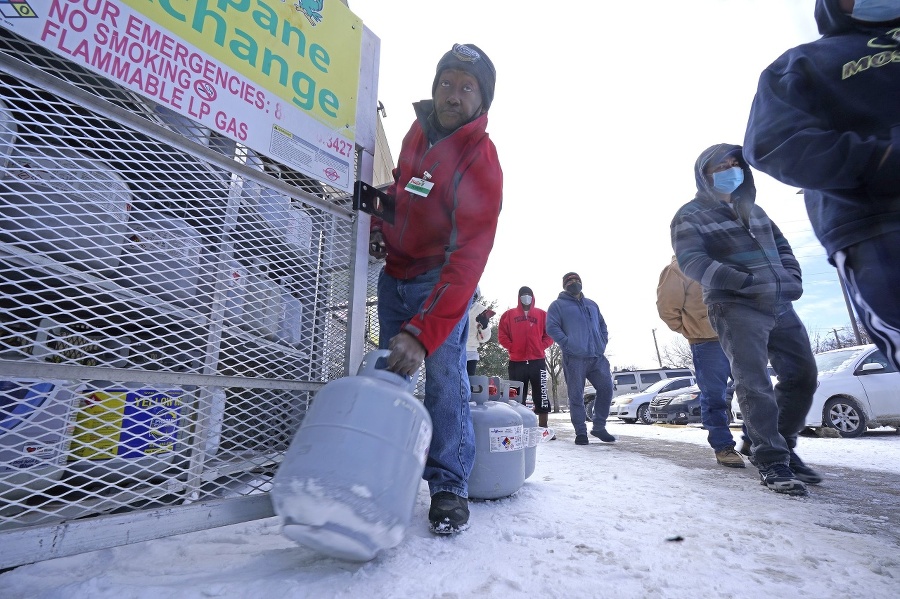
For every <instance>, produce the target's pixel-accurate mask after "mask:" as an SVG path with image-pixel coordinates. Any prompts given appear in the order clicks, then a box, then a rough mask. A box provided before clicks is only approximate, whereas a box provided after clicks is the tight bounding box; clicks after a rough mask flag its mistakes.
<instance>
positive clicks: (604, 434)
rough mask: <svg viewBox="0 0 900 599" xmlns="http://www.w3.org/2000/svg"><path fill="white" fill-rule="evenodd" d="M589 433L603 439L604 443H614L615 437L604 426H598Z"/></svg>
mask: <svg viewBox="0 0 900 599" xmlns="http://www.w3.org/2000/svg"><path fill="white" fill-rule="evenodd" d="M591 434H592V435H594V436H595V437H597V438H598V439H600V440H601V441H603V442H604V443H615V442H616V438H615V437H613V436H612V435H610V434H609V433H608V432H606V429H605V428H598V429H597V430H595V431H591Z"/></svg>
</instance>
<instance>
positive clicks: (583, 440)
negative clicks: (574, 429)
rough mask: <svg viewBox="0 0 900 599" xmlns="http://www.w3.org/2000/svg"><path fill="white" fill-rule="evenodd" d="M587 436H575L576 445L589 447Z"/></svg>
mask: <svg viewBox="0 0 900 599" xmlns="http://www.w3.org/2000/svg"><path fill="white" fill-rule="evenodd" d="M587 444H588V438H587V435H575V445H587Z"/></svg>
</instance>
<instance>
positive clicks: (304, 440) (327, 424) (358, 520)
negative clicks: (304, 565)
mask: <svg viewBox="0 0 900 599" xmlns="http://www.w3.org/2000/svg"><path fill="white" fill-rule="evenodd" d="M388 355H390V351H388V350H375V351H372V352H369V353H368V354H366V356H365V358H364V359H363V363H362V364H361V365H360V368H359V372H358V374H357V375H356V376H347V377H344V378H340V379H337V380H334V381H331V382H330V383H328V384H327V385H325V386H324V387H322V389H321V390H320V391H319V392H318V393H317V394H316V396H315V398H314V399H313V401H312V405H311V406H310V408H309V410H308V411H307V413H306V417H305V418H304V419H303V423H302V424H301V425H300V428H299V429H298V430H297V434H296V435H295V436H294V439H293V441H292V442H291V445H290V447H289V448H288V451H287V453H286V454H285V456H284V461H282V463H281V465H280V466H279V468H278V471H277V472H276V473H275V477H274V479H273V481H272V491H271V493H270V495H271V497H272V504H273V507H274V508H275V513H276V514H277V515H278V516H280V517H281V520H282V532H283V533H284V535H285V536H287V537H288V538H290V539H292V540H294V541H296V542H297V543H299V544H301V545H304V546H307V547H309V548H311V549H315V550H317V551H319V552H320V553H323V554H325V555H329V556H332V557H336V558H339V559H345V560H350V561H368V560H371V559H373V558H374V557H375V555H376V554H377V553H378V552H379V551H381V550H383V549H389V548H391V547H394V546H395V545H397V544H398V543H400V541H401V540H403V535H404V533H405V531H406V528H407V526H408V525H409V521H410V518H411V516H412V510H413V506H414V505H415V501H416V495H417V494H418V490H419V486H420V483H421V479H422V473H423V472H424V470H425V458H426V455H427V452H428V447H429V445H430V444H431V417H430V416H429V415H428V411H427V410H426V409H425V406H424V405H423V404H422V402H421V401H419V400H418V399H416V398H415V397H414V396H413V394H412V392H413V390H414V389H415V384H416V380H417V378H418V377H416V376H414V377H413V378H412V380H411V381H408V380H406V378H405V377H402V376H400V375H397V374H395V373H393V372H389V371H387V370H379V369H376V368H375V364H376V362H377V361H378V358H380V357H387V356H388Z"/></svg>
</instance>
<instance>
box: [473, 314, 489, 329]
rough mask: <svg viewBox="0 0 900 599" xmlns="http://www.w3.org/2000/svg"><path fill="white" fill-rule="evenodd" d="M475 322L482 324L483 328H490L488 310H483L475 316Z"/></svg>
mask: <svg viewBox="0 0 900 599" xmlns="http://www.w3.org/2000/svg"><path fill="white" fill-rule="evenodd" d="M475 322H477V323H478V324H480V325H481V328H482V329H486V328H488V316H487V313H486V312H482V313H481V314H479V315H478V316H476V317H475Z"/></svg>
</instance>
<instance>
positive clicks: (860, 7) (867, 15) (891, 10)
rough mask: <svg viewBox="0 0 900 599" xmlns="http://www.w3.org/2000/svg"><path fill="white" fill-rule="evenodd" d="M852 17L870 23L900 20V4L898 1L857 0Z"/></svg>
mask: <svg viewBox="0 0 900 599" xmlns="http://www.w3.org/2000/svg"><path fill="white" fill-rule="evenodd" d="M850 16H851V17H853V18H854V19H856V20H857V21H867V22H869V23H881V22H884V21H893V20H894V19H900V3H898V2H897V0H856V3H855V4H854V5H853V12H851V13H850Z"/></svg>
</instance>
